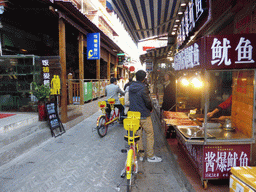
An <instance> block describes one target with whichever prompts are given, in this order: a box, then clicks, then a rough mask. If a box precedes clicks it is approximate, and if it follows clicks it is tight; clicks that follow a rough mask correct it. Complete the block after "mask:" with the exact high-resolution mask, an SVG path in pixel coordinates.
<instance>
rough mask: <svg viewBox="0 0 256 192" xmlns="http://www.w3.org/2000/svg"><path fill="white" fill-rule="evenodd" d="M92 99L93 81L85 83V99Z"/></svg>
mask: <svg viewBox="0 0 256 192" xmlns="http://www.w3.org/2000/svg"><path fill="white" fill-rule="evenodd" d="M89 100H92V82H85V83H84V101H89Z"/></svg>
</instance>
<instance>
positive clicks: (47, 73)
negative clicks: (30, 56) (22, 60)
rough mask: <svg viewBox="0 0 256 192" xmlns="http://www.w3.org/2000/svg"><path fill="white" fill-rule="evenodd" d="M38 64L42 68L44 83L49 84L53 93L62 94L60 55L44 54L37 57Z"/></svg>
mask: <svg viewBox="0 0 256 192" xmlns="http://www.w3.org/2000/svg"><path fill="white" fill-rule="evenodd" d="M36 62H38V66H41V68H42V83H43V84H44V85H49V86H50V88H51V95H60V92H61V80H60V76H61V65H60V57H59V56H42V57H39V58H36Z"/></svg>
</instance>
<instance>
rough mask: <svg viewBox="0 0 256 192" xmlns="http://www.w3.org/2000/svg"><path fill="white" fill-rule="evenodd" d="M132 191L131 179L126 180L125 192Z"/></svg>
mask: <svg viewBox="0 0 256 192" xmlns="http://www.w3.org/2000/svg"><path fill="white" fill-rule="evenodd" d="M131 191H132V184H131V179H127V192H131Z"/></svg>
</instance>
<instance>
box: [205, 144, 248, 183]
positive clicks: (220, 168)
mask: <svg viewBox="0 0 256 192" xmlns="http://www.w3.org/2000/svg"><path fill="white" fill-rule="evenodd" d="M203 153H204V154H203V166H204V173H203V177H204V178H205V179H228V178H229V176H230V169H231V167H239V166H249V165H250V145H206V146H204V150H203Z"/></svg>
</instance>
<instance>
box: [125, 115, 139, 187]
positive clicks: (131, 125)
mask: <svg viewBox="0 0 256 192" xmlns="http://www.w3.org/2000/svg"><path fill="white" fill-rule="evenodd" d="M139 128H140V113H139V112H133V111H128V113H127V119H124V129H125V130H127V132H128V134H127V136H125V140H127V142H128V145H129V146H130V147H129V150H128V153H127V159H126V164H125V171H126V179H127V191H130V187H131V179H132V175H133V173H135V174H136V173H137V172H138V161H137V154H138V144H137V141H138V140H139V139H140V137H139V136H137V135H135V133H136V132H137V130H138V129H139Z"/></svg>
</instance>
